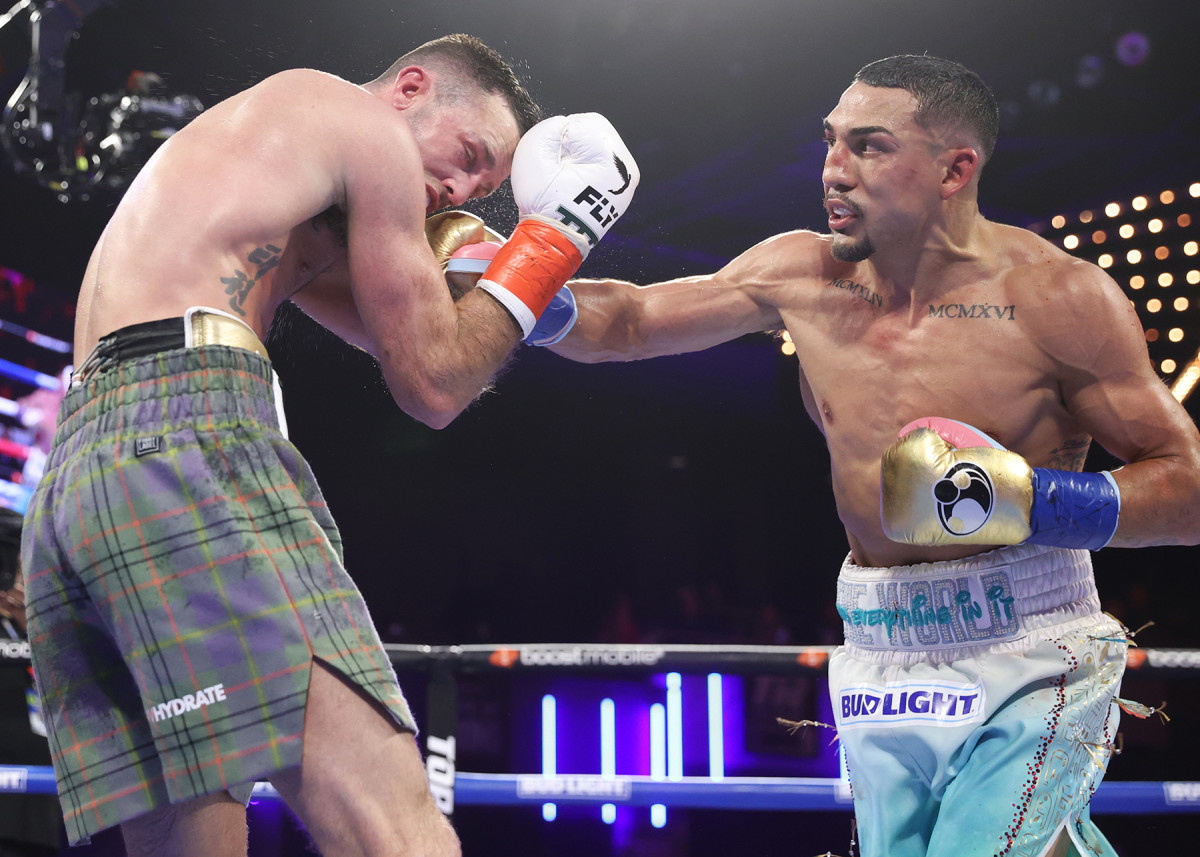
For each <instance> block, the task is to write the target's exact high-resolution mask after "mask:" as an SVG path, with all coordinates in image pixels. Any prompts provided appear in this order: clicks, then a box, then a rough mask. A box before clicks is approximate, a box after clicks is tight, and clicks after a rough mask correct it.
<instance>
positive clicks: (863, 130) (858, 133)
mask: <svg viewBox="0 0 1200 857" xmlns="http://www.w3.org/2000/svg"><path fill="white" fill-rule="evenodd" d="M824 127H825V133H826V134H832V135H833V136H837V134H836V133H835V132H834V130H833V126H832V125H830V124H829V120H828V119H826V120H825V122H824ZM868 134H887V135H888V136H889V137H892V136H894V135H893V134H892V131H891V129H890V128H885V127H884V126H883V125H863V126H861V127H859V128H851V129H850V130H849V131H847V132H846V136H847V137H865V136H867V135H868Z"/></svg>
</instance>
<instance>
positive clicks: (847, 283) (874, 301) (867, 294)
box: [829, 278, 883, 307]
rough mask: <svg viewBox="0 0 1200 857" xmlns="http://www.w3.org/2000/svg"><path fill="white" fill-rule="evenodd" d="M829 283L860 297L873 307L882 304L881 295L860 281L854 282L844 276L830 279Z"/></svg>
mask: <svg viewBox="0 0 1200 857" xmlns="http://www.w3.org/2000/svg"><path fill="white" fill-rule="evenodd" d="M829 285H831V286H833V287H834V288H835V289H841V290H842V291H844V292H847V293H848V294H852V295H854V296H855V297H857V298H861V299H862V300H864V301H866V302H867V303H869V304H870V305H871V306H873V307H882V306H883V295H881V294H878V293H877V292H875V291H872V289H871V288H870V286H864V285H863V284H862V283H856V282H854V280H850V279H846V278H839V279H836V280H830V281H829Z"/></svg>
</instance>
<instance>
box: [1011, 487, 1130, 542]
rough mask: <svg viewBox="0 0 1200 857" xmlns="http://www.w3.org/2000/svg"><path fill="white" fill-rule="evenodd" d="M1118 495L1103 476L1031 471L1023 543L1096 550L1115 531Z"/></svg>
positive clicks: (1119, 501)
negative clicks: (1030, 495)
mask: <svg viewBox="0 0 1200 857" xmlns="http://www.w3.org/2000/svg"><path fill="white" fill-rule="evenodd" d="M1120 512H1121V494H1120V492H1119V491H1118V490H1117V483H1116V480H1115V479H1113V477H1112V474H1111V473H1109V472H1108V471H1104V472H1103V473H1072V472H1070V471H1067V470H1050V469H1048V468H1044V467H1035V468H1034V469H1033V506H1032V507H1031V508H1030V510H1029V527H1030V529H1031V530H1032V531H1033V534H1032V535H1030V537H1029V538H1028V539H1026V540H1025V541H1026V542H1028V543H1032V544H1037V545H1056V546H1057V547H1063V548H1087V549H1088V550H1100V548H1102V547H1104V546H1105V545H1106V544H1108V543H1109V541H1110V540H1111V539H1112V537H1113V534H1114V533H1115V532H1116V531H1117V518H1118V517H1119V515H1120Z"/></svg>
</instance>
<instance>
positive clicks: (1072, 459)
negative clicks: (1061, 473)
mask: <svg viewBox="0 0 1200 857" xmlns="http://www.w3.org/2000/svg"><path fill="white" fill-rule="evenodd" d="M1091 445H1092V442H1091V441H1090V440H1068V441H1066V442H1065V443H1064V444H1063V445H1062V446H1060V447H1059V448H1058V449H1055V450H1051V452H1050V460H1049V461H1048V462H1046V466H1047V467H1052V468H1054V469H1055V470H1071V471H1074V472H1076V473H1078V472H1079V471H1081V470H1083V462H1084V460H1085V459H1086V458H1087V454H1088V447H1090V446H1091Z"/></svg>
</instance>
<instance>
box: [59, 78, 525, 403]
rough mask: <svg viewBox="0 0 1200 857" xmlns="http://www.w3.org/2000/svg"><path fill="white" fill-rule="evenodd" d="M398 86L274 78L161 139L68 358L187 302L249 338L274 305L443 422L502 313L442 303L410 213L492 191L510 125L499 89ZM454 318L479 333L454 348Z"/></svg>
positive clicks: (116, 218)
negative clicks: (359, 351) (344, 346)
mask: <svg viewBox="0 0 1200 857" xmlns="http://www.w3.org/2000/svg"><path fill="white" fill-rule="evenodd" d="M398 80H399V82H398V83H397V84H395V86H394V87H386V86H376V88H375V89H370V88H368V87H364V86H357V85H355V84H351V83H348V82H346V81H344V80H341V79H339V78H337V77H334V76H332V75H328V74H325V73H323V72H317V71H312V70H307V69H297V70H291V71H286V72H281V73H279V74H276V75H274V76H272V77H270V78H268V79H266V80H264V81H263V82H262V83H260V84H258V85H257V86H254V87H252V88H250V89H248V90H246V91H245V92H242V93H240V94H238V95H235V96H233V97H232V98H230V99H228V100H227V101H224V102H222V103H220V104H218V105H216V106H214V107H212V108H211V109H209V110H207V111H206V112H205V113H203V114H202V115H201V116H199V117H198V118H197V119H195V120H194V121H193V122H192V123H191V124H189V125H188V126H187V127H185V128H184V129H182V130H181V131H179V132H178V133H176V134H175V135H174V136H172V137H171V138H170V139H169V140H168V141H167V142H166V143H165V144H164V145H163V146H162V147H161V148H160V149H159V150H158V152H156V153H155V155H154V157H153V158H152V159H151V160H150V162H149V163H148V164H147V165H146V167H145V168H144V169H143V170H142V171H141V173H140V174H139V175H138V177H137V179H136V180H135V181H134V183H133V184H132V185H131V187H130V189H129V191H128V192H127V193H126V195H125V198H124V199H123V200H122V203H121V205H120V206H119V207H118V208H117V211H116V212H115V213H114V215H113V217H112V219H111V220H110V222H109V224H108V226H107V228H106V229H105V231H104V234H103V235H102V237H101V239H100V241H99V242H98V243H97V245H96V248H95V250H94V252H93V254H92V257H91V260H90V262H89V264H88V267H87V271H86V274H85V276H84V281H83V284H82V287H81V290H80V296H79V306H78V316H77V320H76V330H75V358H76V361H77V364H78V362H81V361H82V360H83V359H84V358H85V357H86V355H87V354H88V353H89V352H90V351H91V350H92V348H93V347H94V346H95V344H96V342H97V341H98V340H99V338H100V337H102V336H104V335H105V334H107V333H110V332H112V331H114V330H117V329H119V328H122V327H125V326H127V325H131V324H135V323H138V322H144V321H153V320H156V319H162V318H170V317H176V316H181V315H183V313H184V312H185V311H186V310H187V309H188V308H189V307H191V306H207V307H212V308H215V309H219V310H223V311H225V312H229V313H231V314H233V315H235V316H237V317H238V318H240V319H242V320H243V321H245V322H246V324H248V325H249V326H250V327H251V328H252V329H253V330H254V331H255V333H256V334H258V337H259V338H260V339H263V338H265V336H266V333H267V329H268V328H269V326H270V324H271V321H272V319H273V317H274V315H275V311H276V309H277V308H278V306H279V304H280V303H282V302H283V301H285V300H289V299H291V300H293V301H295V303H297V304H298V305H299V306H300V307H301V308H302V309H304V310H305V312H307V313H309V314H310V315H312V316H313V317H314V318H316V320H317V321H319V322H320V323H321V324H323V325H324V326H326V327H327V328H329V329H330V330H332V331H333V332H334V333H336V334H338V335H339V336H341V337H342V338H343V339H346V340H347V341H349V342H351V343H353V344H355V345H358V346H360V347H362V348H364V349H365V350H367V351H369V352H370V353H371V354H373V355H375V356H376V357H377V358H379V360H380V363H381V367H382V369H383V372H384V377H385V379H386V380H387V382H388V386H389V388H390V389H391V391H392V393H393V395H394V396H395V397H396V400H397V402H398V403H399V404H400V406H401V407H402V408H404V410H406V411H407V412H409V413H410V414H411V415H413V416H416V417H417V418H419V419H422V420H424V421H426V422H429V423H430V424H444V423H445V422H448V419H449V418H452V417H451V416H450V415H451V413H457V412H458V411H459V410H461V408H462V407H465V405H466V404H468V403H469V402H470V401H471V399H472V398H473V397H474V396H475V395H477V394H478V390H479V389H481V388H482V387H483V385H484V384H485V383H486V381H487V379H488V378H489V377H490V375H491V373H492V371H494V366H495V362H496V361H497V360H498V359H499V358H500V357H501V356H502V355H503V354H504V353H506V352H507V350H508V349H510V348H511V347H512V336H513V332H514V330H513V325H512V322H511V319H509V317H508V316H507V314H506V313H505V312H504V311H503V310H502V309H501V308H500V307H499V306H498V305H496V304H495V302H494V301H492V300H491V299H490V298H489V297H488V296H486V295H483V294H480V295H478V296H468V298H467V299H465V300H462V301H459V302H457V303H455V302H454V301H453V300H451V297H450V295H449V292H448V291H447V288H446V282H445V279H444V277H443V276H442V273H441V269H440V267H439V265H438V263H437V262H436V260H435V259H434V257H433V254H432V251H431V250H430V248H429V246H428V242H427V241H426V239H425V234H424V220H425V217H426V215H427V214H429V213H432V212H433V211H436V210H438V209H440V208H445V207H447V206H451V205H458V204H461V203H462V202H465V201H466V200H467V199H468V198H471V197H475V196H483V195H486V194H487V193H490V192H491V191H492V190H494V189H495V188H496V187H498V186H499V185H500V183H501V182H503V181H504V179H505V178H506V177H507V175H508V171H509V170H510V168H511V163H512V161H511V159H512V152H513V150H514V149H515V147H516V143H517V140H518V139H519V137H520V134H519V131H518V128H517V125H516V120H515V118H514V117H513V115H512V113H511V111H510V110H509V108H508V107H507V105H506V103H505V101H504V99H503V97H502V96H501V95H499V94H493V93H487V94H483V93H480V94H478V95H472V96H468V97H466V98H462V99H459V100H458V101H456V102H454V103H453V104H451V105H450V106H448V107H445V106H442V104H441V102H437V101H435V100H433V99H432V96H430V95H429V93H430V92H431V91H433V87H434V86H436V84H434V83H430V81H433V80H436V78H435V76H434V75H433V74H432V73H429V72H426V71H424V70H421V69H416V70H415V71H413V72H407V73H405V72H402V73H401V77H400V78H399V79H398ZM414 93H415V95H414ZM421 98H424V99H425V100H424V101H421V100H420V99H421ZM397 105H403V107H401V108H400V109H398V107H397ZM413 105H417V106H413ZM429 105H432V106H429ZM409 109H411V110H413V113H412V114H411V115H413V116H416V117H417V118H416V119H412V120H410V119H409V117H408V116H405V115H404V110H409ZM418 114H420V115H418ZM464 320H465V322H466V323H469V324H470V325H472V326H473V329H475V330H478V331H479V333H476V334H472V335H475V336H482V337H484V340H480V341H479V344H477V345H476V347H474V348H473V349H471V350H469V351H468V350H464V349H461V348H459V346H458V344H457V342H458V339H459V337H460V336H461V335H462V334H461V333H460V332H459V331H458V330H456V328H457V326H458V325H460V324H462V323H464ZM485 340H486V344H484V341H485ZM493 352H494V353H493ZM447 361H450V364H452V365H448V363H447ZM448 368H449V369H450V370H451V371H449V372H448V371H447V369H448ZM434 379H440V380H437V383H438V384H446V385H448V386H447V387H446V395H443V392H442V391H440V390H438V391H431V388H430V381H431V380H434Z"/></svg>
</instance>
